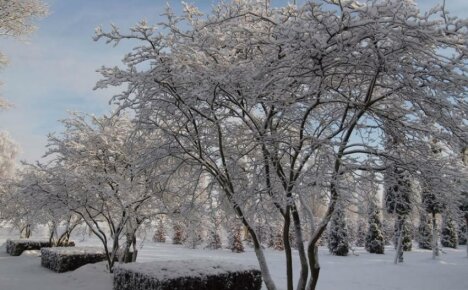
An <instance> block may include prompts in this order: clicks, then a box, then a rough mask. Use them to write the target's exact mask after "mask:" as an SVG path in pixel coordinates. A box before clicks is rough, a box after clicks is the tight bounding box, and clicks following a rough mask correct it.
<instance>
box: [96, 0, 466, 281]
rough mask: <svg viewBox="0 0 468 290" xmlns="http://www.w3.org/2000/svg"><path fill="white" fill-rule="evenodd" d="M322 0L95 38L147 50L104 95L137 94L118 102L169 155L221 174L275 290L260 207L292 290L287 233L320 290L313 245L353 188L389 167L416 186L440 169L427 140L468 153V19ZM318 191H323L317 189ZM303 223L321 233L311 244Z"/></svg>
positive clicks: (109, 73) (112, 71) (246, 4)
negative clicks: (392, 141)
mask: <svg viewBox="0 0 468 290" xmlns="http://www.w3.org/2000/svg"><path fill="white" fill-rule="evenodd" d="M320 2H321V1H320ZM320 2H307V3H306V4H304V5H297V6H293V5H289V6H286V7H283V8H274V7H271V6H267V7H266V5H265V2H264V1H258V0H246V1H232V2H229V3H224V2H223V3H220V4H219V5H217V6H215V7H214V8H213V11H212V12H211V13H210V14H209V15H208V16H204V15H203V14H202V13H201V12H200V11H199V10H198V9H197V8H196V7H193V6H191V5H188V4H187V5H185V8H184V12H183V14H182V15H181V16H180V17H179V16H177V15H176V14H175V13H174V12H173V11H172V10H171V9H170V8H169V9H168V11H166V13H165V15H166V16H167V20H166V21H165V22H164V23H163V24H161V25H158V26H152V25H150V24H148V23H147V22H141V23H139V24H138V25H136V26H135V27H134V28H132V30H131V32H130V33H128V34H124V33H122V32H120V30H119V29H117V28H116V27H114V28H113V29H112V31H110V32H104V31H103V30H102V29H100V28H98V29H97V36H96V39H100V38H104V39H106V40H107V41H108V42H115V43H119V42H120V41H121V40H125V39H134V40H137V41H139V42H140V43H139V45H138V47H137V48H136V49H135V50H132V51H131V52H130V53H129V54H127V55H126V57H125V58H124V65H125V67H120V68H119V67H114V68H102V69H101V73H102V75H103V80H101V81H100V82H99V83H98V84H97V87H98V88H105V87H108V86H121V85H128V87H127V88H126V89H125V90H124V91H123V92H122V93H120V94H119V95H117V96H116V97H115V98H114V101H115V103H116V104H117V105H118V106H119V107H120V108H121V109H126V108H130V109H132V110H134V112H135V114H136V116H137V120H138V122H139V123H140V125H141V126H142V127H144V128H145V129H147V130H148V131H152V130H161V131H162V132H164V133H165V134H167V138H170V139H171V140H172V142H170V144H172V145H173V146H171V147H170V149H171V150H172V154H177V155H178V156H179V158H180V159H183V160H187V162H189V163H191V164H197V165H199V166H200V167H202V168H203V170H205V172H207V173H208V174H210V175H211V178H212V179H213V182H216V183H217V185H218V187H219V189H220V190H219V192H220V194H223V195H224V197H225V199H226V201H227V202H228V203H229V204H230V205H231V207H232V208H233V213H234V214H235V215H236V216H237V218H239V220H240V221H241V222H242V224H243V226H244V227H245V228H246V229H247V230H248V231H249V234H250V236H251V237H252V240H253V244H254V250H255V253H256V255H257V258H258V261H259V265H260V268H261V270H262V274H263V278H264V281H265V284H266V286H267V289H269V290H274V289H276V288H277V286H276V285H275V283H274V281H273V280H272V277H271V274H270V270H269V267H268V263H267V260H266V258H265V256H264V253H263V250H262V248H261V245H260V242H259V240H258V237H257V233H256V230H255V227H254V226H253V225H254V223H255V216H256V215H255V211H256V209H257V208H262V207H261V206H257V207H254V206H253V205H258V203H257V201H258V200H259V198H258V197H259V196H261V197H262V205H263V204H268V206H265V208H274V209H275V211H276V214H277V216H278V217H279V218H278V220H279V221H281V222H282V223H283V233H288V234H283V239H284V242H285V256H286V261H287V262H286V271H287V273H288V275H287V281H286V282H287V289H289V290H290V289H293V277H292V273H293V271H292V270H293V269H292V259H291V255H290V254H291V249H290V246H289V247H288V246H287V243H288V242H287V241H289V231H288V229H289V228H290V227H291V229H292V230H294V232H295V236H296V239H297V241H298V242H297V245H298V254H299V260H300V274H299V279H298V281H299V282H298V284H297V289H300V290H303V289H315V287H316V283H317V279H318V275H319V272H320V267H319V263H318V260H317V259H318V256H317V253H318V249H317V243H318V241H319V239H320V237H321V235H322V234H323V232H324V231H325V229H326V227H327V225H328V223H329V221H330V219H331V217H332V215H333V213H334V211H335V209H336V204H337V201H338V200H339V197H340V196H341V195H342V192H343V191H342V190H341V189H342V188H341V187H342V184H343V183H344V182H348V181H347V180H345V179H346V178H348V176H350V175H352V173H356V172H357V171H361V170H366V171H382V170H385V169H386V168H385V167H387V165H388V164H391V163H393V164H395V165H396V166H395V167H394V168H392V169H391V170H390V171H389V175H393V176H394V177H396V176H400V175H401V174H403V173H404V172H408V173H409V174H415V173H417V172H418V164H420V165H421V166H426V165H429V166H430V163H426V162H425V160H426V155H427V154H426V153H427V149H426V148H425V146H424V144H426V143H427V140H428V136H429V137H433V136H438V137H440V139H444V140H448V141H447V146H452V147H453V146H458V144H460V142H462V143H463V142H464V143H466V134H465V133H464V132H466V128H465V124H466V123H464V121H463V120H464V117H463V116H464V111H465V107H466V98H464V94H465V91H466V82H467V77H466V70H467V68H466V65H465V62H466V55H467V53H466V51H467V48H466V45H465V43H464V41H463V39H465V38H466V34H467V33H468V32H467V31H466V22H465V21H461V20H458V19H456V18H452V17H442V18H440V17H439V14H441V12H442V10H443V7H437V8H435V9H433V10H431V11H429V12H428V13H420V12H419V10H418V9H417V7H416V5H415V4H414V2H413V1H410V0H404V1H393V0H381V1H373V2H367V3H366V4H360V5H354V4H355V2H354V1H347V2H346V3H342V2H340V1H333V3H332V2H330V1H323V3H327V5H320V4H323V3H320ZM442 14H443V13H442ZM443 15H445V14H443ZM395 27H398V29H395ZM446 50H450V52H451V54H450V56H447V54H446V53H444V51H446ZM384 124H385V126H384ZM428 124H435V125H436V126H427V125H428ZM384 127H385V130H384ZM388 128H390V130H392V131H394V132H399V137H400V140H399V142H398V144H399V145H398V146H399V147H401V148H397V149H398V150H387V149H393V148H386V146H385V145H386V143H387V140H386V137H385V134H386V133H385V134H383V133H382V132H383V131H386V130H387V129H388ZM441 129H442V130H441ZM455 144H457V145H455ZM384 149H385V150H384ZM402 152H403V153H404V154H402ZM363 155H364V156H366V157H368V158H363ZM363 160H366V161H363ZM368 160H370V161H368ZM318 168H319V169H320V170H319V172H320V174H319V175H316V176H314V174H313V173H315V172H317V169H318ZM345 173H348V174H345ZM387 178H390V176H387ZM313 179H315V180H314V182H312V180H313ZM302 181H304V182H302ZM309 181H310V182H309ZM312 183H314V184H317V187H319V188H320V190H317V191H310V190H307V188H308V185H309V184H312ZM318 192H321V193H323V192H326V193H327V195H326V196H327V199H326V203H325V206H324V208H325V210H323V211H322V212H321V213H320V214H317V215H314V213H313V212H312V209H311V208H310V205H309V204H307V203H306V202H302V201H307V200H311V198H308V197H309V196H308V195H311V194H318ZM299 205H300V206H299ZM300 208H301V209H303V210H299V209H300ZM306 216H307V218H306ZM313 217H316V221H312V218H313ZM305 221H307V222H310V223H313V225H314V226H313V227H312V226H310V227H309V228H311V229H312V228H313V230H311V234H310V237H309V239H308V243H307V244H306V245H305V243H303V242H304V236H303V228H304V227H303V223H304V222H305ZM309 273H310V274H311V275H309Z"/></svg>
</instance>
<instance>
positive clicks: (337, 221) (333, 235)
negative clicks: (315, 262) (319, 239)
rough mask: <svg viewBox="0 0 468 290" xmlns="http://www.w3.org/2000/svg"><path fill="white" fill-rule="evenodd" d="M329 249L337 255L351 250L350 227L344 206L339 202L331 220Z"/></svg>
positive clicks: (342, 254) (344, 254)
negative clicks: (348, 227)
mask: <svg viewBox="0 0 468 290" xmlns="http://www.w3.org/2000/svg"><path fill="white" fill-rule="evenodd" d="M328 249H329V250H330V253H332V254H333V255H336V256H346V255H348V252H349V243H348V229H347V226H346V219H345V212H344V208H343V206H342V204H341V202H340V203H338V204H337V207H336V209H335V212H334V213H333V216H332V218H331V220H330V227H329V230H328Z"/></svg>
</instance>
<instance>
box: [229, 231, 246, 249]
mask: <svg viewBox="0 0 468 290" xmlns="http://www.w3.org/2000/svg"><path fill="white" fill-rule="evenodd" d="M228 244H229V245H228V246H229V249H231V251H233V252H234V253H243V252H244V244H243V243H242V229H241V227H239V226H234V227H232V228H231V229H230V231H229V232H228Z"/></svg>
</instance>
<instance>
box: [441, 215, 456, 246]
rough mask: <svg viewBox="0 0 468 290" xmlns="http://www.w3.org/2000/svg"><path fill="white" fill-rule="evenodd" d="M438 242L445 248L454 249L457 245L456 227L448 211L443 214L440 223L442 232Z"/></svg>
mask: <svg viewBox="0 0 468 290" xmlns="http://www.w3.org/2000/svg"><path fill="white" fill-rule="evenodd" d="M440 243H441V244H442V246H444V247H447V248H454V249H456V248H457V246H458V236H457V228H456V226H455V222H454V221H453V219H452V217H451V216H450V213H446V214H445V215H444V222H443V223H442V234H441V239H440Z"/></svg>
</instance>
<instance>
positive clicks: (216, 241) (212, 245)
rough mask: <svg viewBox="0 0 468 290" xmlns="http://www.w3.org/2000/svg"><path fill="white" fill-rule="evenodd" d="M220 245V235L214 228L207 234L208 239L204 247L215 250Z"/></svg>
mask: <svg viewBox="0 0 468 290" xmlns="http://www.w3.org/2000/svg"><path fill="white" fill-rule="evenodd" d="M221 247H222V244H221V236H220V235H219V233H218V231H217V230H216V229H212V230H210V233H209V234H208V241H207V244H206V248H208V249H211V250H217V249H220V248H221Z"/></svg>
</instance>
